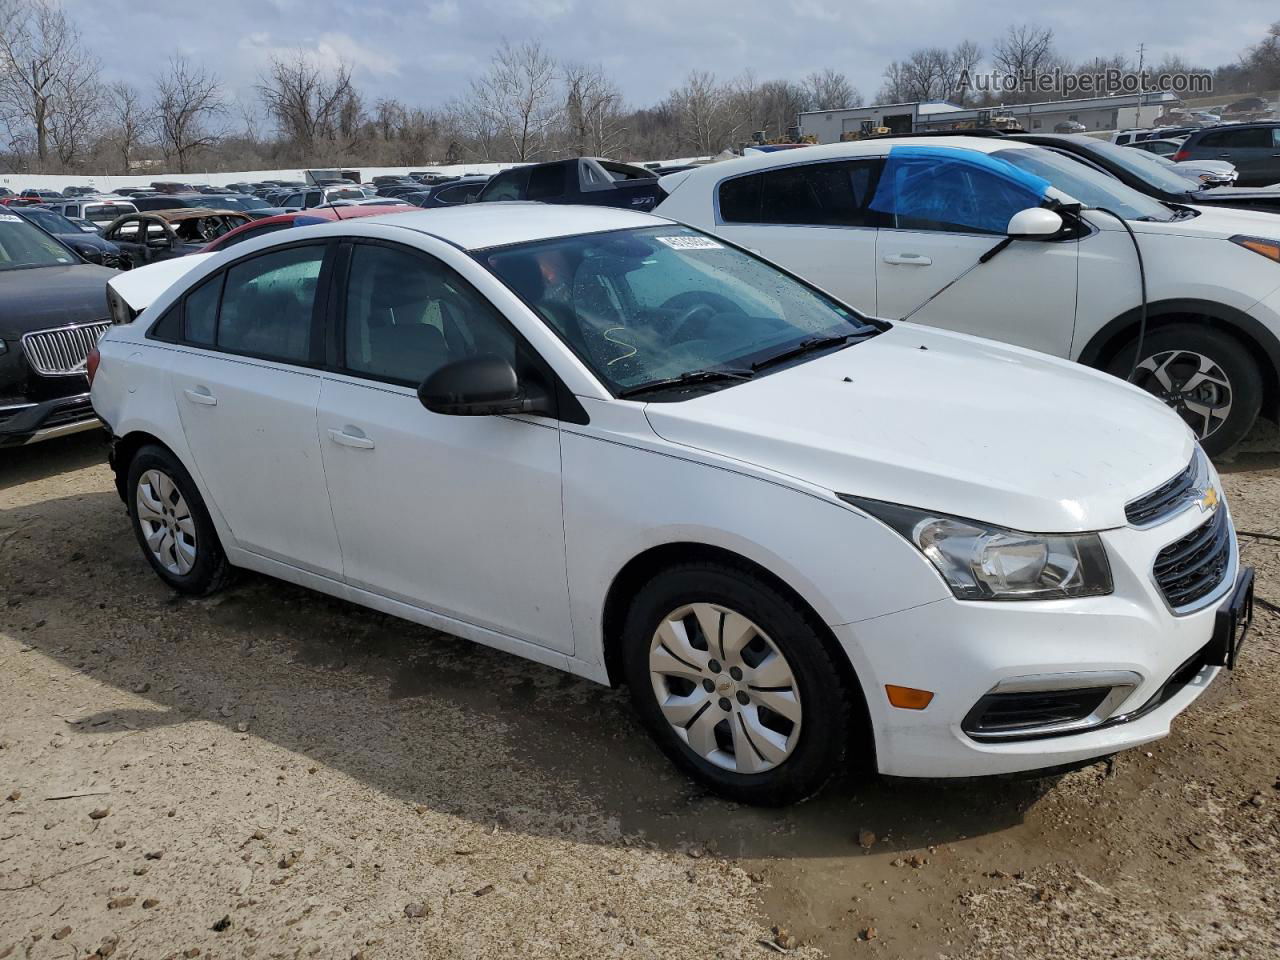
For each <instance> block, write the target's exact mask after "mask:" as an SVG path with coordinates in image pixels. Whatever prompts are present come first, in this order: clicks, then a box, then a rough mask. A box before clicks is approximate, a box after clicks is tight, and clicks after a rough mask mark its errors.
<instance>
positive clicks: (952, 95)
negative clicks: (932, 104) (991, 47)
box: [944, 40, 982, 107]
mask: <svg viewBox="0 0 1280 960" xmlns="http://www.w3.org/2000/svg"><path fill="white" fill-rule="evenodd" d="M981 62H982V48H981V47H980V46H978V45H977V44H976V43H974V42H973V41H972V40H962V41H960V42H959V43H957V44H956V45H955V46H954V47H952V48H951V62H950V63H949V64H948V67H947V79H948V81H949V83H948V89H947V92H946V94H944V96H945V98H946V99H947V100H950V101H951V102H952V103H954V104H956V105H957V106H961V107H963V106H966V105H967V101H968V99H969V91H968V90H967V89H965V88H963V87H961V86H960V78H961V77H963V76H965V75H967V74H972V73H973V71H974V69H975V68H976V67H977V66H978V64H979V63H981Z"/></svg>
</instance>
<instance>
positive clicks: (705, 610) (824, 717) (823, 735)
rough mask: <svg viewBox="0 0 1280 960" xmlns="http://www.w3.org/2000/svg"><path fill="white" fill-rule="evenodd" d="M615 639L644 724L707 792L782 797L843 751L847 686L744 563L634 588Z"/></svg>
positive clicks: (789, 607)
mask: <svg viewBox="0 0 1280 960" xmlns="http://www.w3.org/2000/svg"><path fill="white" fill-rule="evenodd" d="M623 642H624V644H625V656H626V670H627V682H628V685H629V686H630V689H631V695H632V700H633V702H634V704H635V707H636V710H637V711H638V713H639V714H640V717H641V719H642V720H643V722H644V724H645V726H646V727H647V728H648V730H649V732H650V733H651V734H652V735H653V737H654V739H655V740H656V741H657V742H658V744H659V746H661V747H662V749H663V751H664V752H665V753H666V754H667V755H668V756H669V757H670V758H671V759H672V760H673V761H675V763H676V764H677V765H678V766H679V767H680V768H681V769H683V770H685V771H686V772H687V773H689V774H691V775H692V776H693V777H694V778H696V779H697V780H700V781H701V782H703V783H704V784H706V785H707V786H709V787H711V788H712V789H714V790H715V791H717V792H718V793H721V794H723V795H725V796H726V797H729V798H730V799H733V800H737V801H740V802H744V803H754V804H765V805H775V804H783V803H791V802H794V801H796V800H800V799H803V798H804V797H807V796H809V795H810V794H812V793H815V792H816V791H817V790H818V789H819V788H821V787H822V785H823V784H824V783H825V782H826V781H827V779H828V778H829V777H830V776H831V774H832V773H833V772H834V770H835V769H836V767H837V765H838V764H839V763H840V762H841V761H842V760H843V759H844V756H845V753H846V748H847V746H848V744H849V742H850V740H851V737H850V731H851V722H850V716H851V704H852V695H851V694H850V691H848V690H847V689H846V686H845V684H844V682H843V679H842V675H841V672H840V670H839V669H838V668H837V666H836V664H835V662H834V661H833V660H832V657H831V655H830V654H829V652H828V650H827V646H826V644H825V643H824V642H823V638H822V637H821V636H820V635H819V633H818V630H817V629H816V628H815V626H814V625H813V624H812V622H811V621H810V618H809V617H808V616H806V614H805V611H803V610H801V609H800V608H799V607H798V606H797V605H796V603H795V601H794V600H792V599H791V598H790V597H787V596H785V595H784V594H782V593H781V592H780V591H778V590H777V589H776V588H775V587H774V586H773V585H771V584H769V583H767V582H765V581H764V580H762V579H760V578H757V577H755V576H754V575H752V574H751V573H750V572H749V571H747V570H745V569H742V570H740V569H737V568H735V567H733V566H728V565H721V564H714V563H698V564H688V565H682V566H679V567H675V568H672V569H670V570H667V571H665V572H663V573H660V574H659V575H658V576H656V577H654V579H653V580H651V581H650V582H649V583H648V584H646V585H645V586H644V587H643V588H642V589H641V590H640V591H639V593H637V595H636V597H635V600H634V601H633V603H632V606H631V610H630V612H629V615H628V618H627V622H626V626H625V628H624V637H623Z"/></svg>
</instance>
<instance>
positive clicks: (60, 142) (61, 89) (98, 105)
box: [49, 72, 105, 170]
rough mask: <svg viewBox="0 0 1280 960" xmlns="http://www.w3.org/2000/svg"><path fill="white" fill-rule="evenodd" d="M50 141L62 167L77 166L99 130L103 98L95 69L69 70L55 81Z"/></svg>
mask: <svg viewBox="0 0 1280 960" xmlns="http://www.w3.org/2000/svg"><path fill="white" fill-rule="evenodd" d="M54 103H55V109H53V110H51V111H50V112H49V142H50V144H52V146H53V152H54V154H55V155H56V156H57V158H58V163H59V165H60V166H61V168H62V169H63V170H69V169H72V168H74V167H76V166H77V165H78V164H79V162H80V161H81V160H82V159H83V157H84V154H85V153H86V152H87V151H88V149H89V147H90V146H91V144H92V142H93V141H94V140H95V139H96V138H97V136H98V134H99V132H100V131H101V121H102V117H103V108H104V107H105V98H104V96H103V93H102V86H101V84H100V83H99V82H98V76H97V73H96V72H95V73H92V74H89V73H68V74H64V75H63V76H61V77H59V78H58V79H57V82H56V83H55V84H54Z"/></svg>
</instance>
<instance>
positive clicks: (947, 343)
mask: <svg viewBox="0 0 1280 960" xmlns="http://www.w3.org/2000/svg"><path fill="white" fill-rule="evenodd" d="M645 413H646V416H647V417H648V419H649V422H650V424H651V425H652V427H653V429H654V431H655V432H656V433H657V434H658V435H659V436H661V437H663V438H664V439H666V440H668V441H670V442H672V443H677V444H682V445H684V446H688V447H693V448H697V449H699V450H704V451H708V452H711V453H715V454H718V455H720V456H724V457H728V458H731V459H734V460H738V461H742V462H746V463H750V464H754V465H756V466H759V467H764V468H766V469H768V470H770V471H773V472H776V473H779V474H785V475H788V476H791V477H794V478H796V479H798V480H801V481H804V482H806V483H809V484H813V485H816V486H818V487H821V488H823V489H826V490H829V491H833V492H836V493H846V494H853V495H855V496H860V497H868V498H871V499H875V500H886V501H890V502H892V503H901V504H906V505H909V506H915V507H921V508H924V509H929V510H936V511H939V512H941V513H948V514H953V515H956V516H961V517H968V518H970V519H976V520H982V521H986V522H988V523H994V524H998V525H1001V526H1005V527H1010V528H1013V529H1017V530H1023V531H1030V532H1037V533H1065V532H1076V531H1084V530H1102V529H1108V528H1112V527H1118V526H1123V525H1124V524H1125V523H1126V519H1125V514H1124V505H1125V503H1126V502H1128V501H1130V500H1132V499H1134V498H1135V497H1138V496H1141V495H1142V494H1144V493H1146V492H1148V491H1150V490H1152V489H1154V488H1155V487H1157V486H1159V485H1160V484H1162V483H1164V482H1165V481H1166V480H1168V479H1170V478H1171V477H1173V476H1174V475H1176V474H1177V473H1178V472H1179V471H1180V470H1182V469H1184V468H1185V467H1186V466H1187V464H1188V462H1190V460H1191V457H1192V453H1193V450H1194V447H1195V442H1194V440H1193V438H1192V435H1191V432H1190V431H1189V430H1188V429H1187V427H1186V426H1185V425H1184V424H1183V422H1182V421H1181V419H1179V418H1178V416H1177V415H1176V414H1174V413H1173V412H1172V411H1171V410H1169V409H1168V408H1167V407H1165V406H1164V405H1163V404H1161V403H1160V402H1159V401H1158V400H1156V399H1155V398H1153V397H1151V396H1150V395H1148V394H1146V393H1144V392H1142V391H1140V390H1138V389H1137V388H1136V387H1131V386H1129V385H1128V384H1125V383H1123V382H1121V381H1120V380H1117V379H1115V378H1113V377H1109V376H1107V375H1105V374H1101V373H1097V372H1095V371H1092V370H1089V369H1087V368H1085V367H1081V366H1079V365H1077V364H1072V363H1067V362H1065V361H1060V360H1055V359H1053V358H1050V357H1045V356H1043V355H1040V354H1036V353H1032V352H1031V351H1026V350H1020V349H1011V348H1007V347H1004V346H1002V345H999V344H995V343H991V342H989V341H985V340H979V339H977V338H974V337H966V336H963V335H958V334H950V333H944V332H940V331H935V330H929V329H927V328H924V327H918V326H915V325H914V324H897V325H895V327H894V328H893V329H892V330H890V331H888V332H886V333H883V334H880V335H879V336H877V337H874V338H873V339H871V340H869V341H866V342H864V343H860V344H856V345H853V346H850V347H847V348H845V349H843V350H839V351H837V352H835V353H832V354H828V355H826V356H822V357H819V358H817V359H814V360H811V361H809V362H807V363H800V364H798V365H796V366H793V367H790V368H788V369H785V370H782V371H779V372H777V373H774V374H772V375H769V376H763V377H761V378H760V379H758V380H754V381H751V382H749V383H743V384H740V385H736V386H733V387H729V388H726V389H724V390H720V391H717V392H714V393H709V394H706V395H703V396H700V397H697V398H694V399H691V400H686V401H684V402H677V403H650V404H648V405H647V407H646V409H645Z"/></svg>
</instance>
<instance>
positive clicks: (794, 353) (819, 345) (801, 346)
mask: <svg viewBox="0 0 1280 960" xmlns="http://www.w3.org/2000/svg"><path fill="white" fill-rule="evenodd" d="M864 336H866V334H863V333H842V334H838V335H836V336H827V337H809V338H808V339H805V340H801V341H800V342H799V343H797V344H796V345H795V346H794V347H791V348H790V349H788V350H783V351H782V352H781V353H775V354H774V355H773V356H772V357H767V358H765V359H764V360H757V361H756V362H755V363H753V364H752V365H751V369H752V370H753V371H759V370H764V369H765V368H767V367H774V366H777V365H778V364H780V363H785V362H786V361H788V360H794V359H795V358H796V357H802V356H804V355H805V354H806V353H813V352H815V351H817V350H828V349H830V348H831V347H842V346H844V345H845V344H846V343H848V342H849V341H850V340H853V339H856V338H859V337H864Z"/></svg>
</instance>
